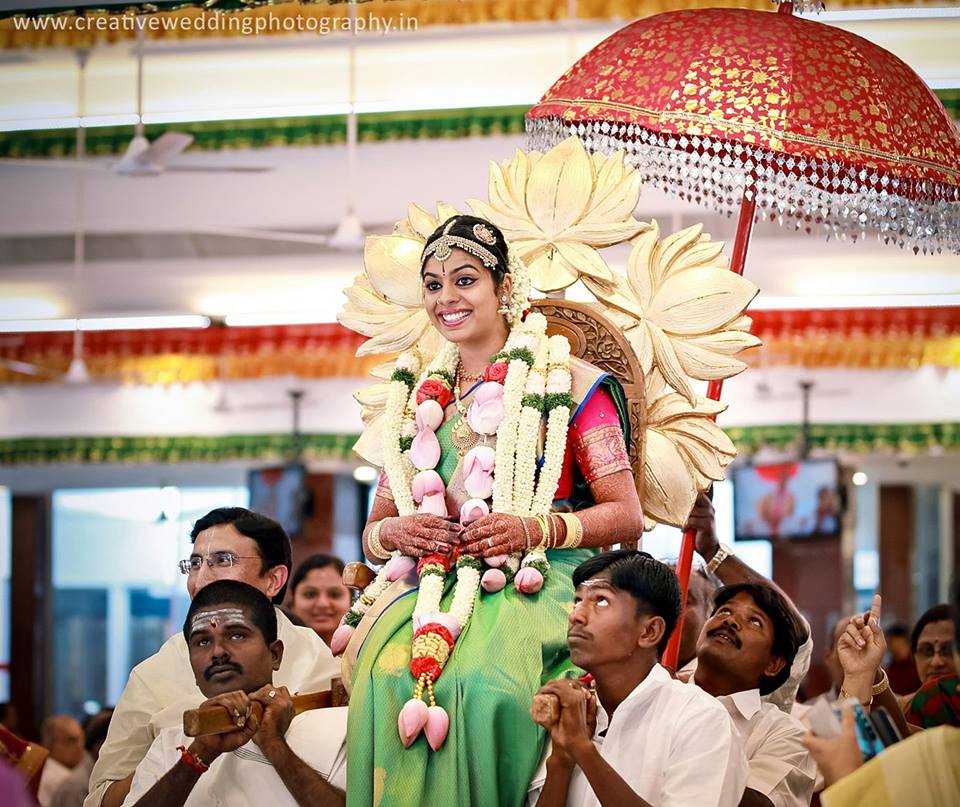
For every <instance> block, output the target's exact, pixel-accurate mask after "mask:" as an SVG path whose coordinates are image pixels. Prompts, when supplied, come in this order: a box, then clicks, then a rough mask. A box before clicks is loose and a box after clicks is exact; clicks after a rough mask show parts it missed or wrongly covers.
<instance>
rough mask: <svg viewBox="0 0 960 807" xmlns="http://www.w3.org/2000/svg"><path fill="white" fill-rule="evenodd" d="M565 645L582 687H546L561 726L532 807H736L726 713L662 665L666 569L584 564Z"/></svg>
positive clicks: (576, 576) (630, 554)
mask: <svg viewBox="0 0 960 807" xmlns="http://www.w3.org/2000/svg"><path fill="white" fill-rule="evenodd" d="M573 583H574V586H575V587H576V592H575V595H574V604H573V610H572V611H571V614H570V625H569V628H568V630H567V638H568V642H569V644H570V657H571V659H572V661H573V662H574V663H575V664H577V665H578V666H580V667H582V668H583V669H585V670H587V671H588V672H589V673H590V674H591V675H592V676H593V680H594V682H595V684H596V695H597V696H598V698H599V705H597V704H596V701H595V699H594V695H593V693H592V692H591V691H590V690H589V689H588V688H586V687H585V686H583V685H582V684H581V683H580V682H577V681H570V680H558V681H551V682H550V683H548V684H547V685H546V686H545V687H543V689H542V690H541V693H543V694H550V695H554V696H556V698H557V699H558V701H559V704H560V713H559V720H558V721H557V722H555V723H553V724H552V725H550V726H548V728H549V730H550V737H551V740H552V750H551V753H550V755H549V757H548V758H547V760H546V780H545V782H544V784H543V787H542V790H541V791H540V793H539V800H538V801H537V804H538V807H561V805H569V806H570V807H593V806H594V805H604V807H614V805H615V806H616V807H633V806H639V807H646V806H647V805H654V806H655V807H690V806H691V805H696V806H697V807H734V805H736V804H737V803H738V802H739V800H740V795H741V793H742V792H743V787H744V782H745V781H746V763H745V760H744V755H743V752H742V750H741V747H740V741H739V739H738V737H737V734H736V732H735V731H734V729H733V726H732V724H731V721H730V719H729V717H728V716H727V713H726V711H725V710H724V709H723V707H722V706H721V705H720V704H719V703H717V701H716V700H715V699H713V698H711V697H710V696H709V695H707V694H706V693H705V692H702V691H701V690H699V689H698V688H697V687H693V686H688V685H685V684H682V683H680V682H679V681H675V680H674V679H672V678H671V677H670V675H669V673H667V671H666V670H665V669H664V668H663V667H661V666H660V665H659V663H658V660H659V658H660V654H661V653H662V652H663V649H664V647H665V646H666V643H667V640H668V638H669V636H670V633H671V632H672V631H673V628H674V626H675V625H676V623H677V619H678V617H679V613H680V587H679V584H678V582H677V577H676V575H675V574H674V572H673V570H672V569H670V567H669V566H667V565H666V564H663V563H660V562H659V561H656V560H654V559H653V558H652V557H650V556H649V555H647V554H646V553H644V552H637V551H635V550H628V549H622V550H618V551H616V552H605V553H603V554H601V555H597V556H595V557H593V558H590V559H588V560H586V561H584V562H583V563H582V564H581V565H580V566H579V567H577V569H576V571H575V572H574V573H573Z"/></svg>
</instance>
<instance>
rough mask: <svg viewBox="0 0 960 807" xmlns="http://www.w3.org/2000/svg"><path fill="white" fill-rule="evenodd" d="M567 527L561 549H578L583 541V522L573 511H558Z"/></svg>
mask: <svg viewBox="0 0 960 807" xmlns="http://www.w3.org/2000/svg"><path fill="white" fill-rule="evenodd" d="M556 515H558V516H560V520H561V521H562V522H563V523H564V525H565V526H566V528H567V534H566V537H564V539H563V543H562V544H561V545H560V548H561V549H576V548H577V547H578V546H580V543H581V541H583V522H582V521H581V520H580V519H579V518H577V517H576V516H575V515H574V514H573V513H557V514H556Z"/></svg>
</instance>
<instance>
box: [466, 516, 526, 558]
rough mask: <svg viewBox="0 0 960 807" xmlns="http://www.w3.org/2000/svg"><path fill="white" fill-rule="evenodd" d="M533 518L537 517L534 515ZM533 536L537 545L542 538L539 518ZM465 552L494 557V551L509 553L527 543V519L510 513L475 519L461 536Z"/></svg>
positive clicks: (523, 547)
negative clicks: (524, 526) (524, 524)
mask: <svg viewBox="0 0 960 807" xmlns="http://www.w3.org/2000/svg"><path fill="white" fill-rule="evenodd" d="M530 521H533V519H530ZM527 530H530V531H531V532H530V538H531V540H533V541H534V545H535V544H536V542H537V540H538V539H539V538H540V532H539V527H538V526H537V525H536V522H534V523H533V525H532V526H531V525H530V524H528V525H527ZM461 541H462V546H461V547H460V552H461V554H464V555H473V556H475V557H478V556H479V557H484V558H490V557H493V556H494V555H509V554H510V553H511V552H519V551H520V550H522V549H525V548H526V547H527V533H526V532H524V529H523V519H522V518H520V516H515V515H512V514H510V513H490V514H488V515H485V516H482V517H481V518H478V519H477V520H476V521H474V522H473V523H471V524H470V525H469V526H468V527H467V528H466V529H465V530H464V531H463V534H462V536H461Z"/></svg>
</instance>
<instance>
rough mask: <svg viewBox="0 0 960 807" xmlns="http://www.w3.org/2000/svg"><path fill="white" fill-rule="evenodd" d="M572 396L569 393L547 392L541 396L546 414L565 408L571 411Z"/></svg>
mask: <svg viewBox="0 0 960 807" xmlns="http://www.w3.org/2000/svg"><path fill="white" fill-rule="evenodd" d="M573 405H574V402H573V396H572V395H571V394H570V393H569V392H548V393H547V394H546V395H544V396H543V406H544V409H546V411H547V412H549V411H550V410H552V409H557V408H558V407H561V406H565V407H567V408H568V409H573Z"/></svg>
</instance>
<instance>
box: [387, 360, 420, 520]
mask: <svg viewBox="0 0 960 807" xmlns="http://www.w3.org/2000/svg"><path fill="white" fill-rule="evenodd" d="M403 355H404V357H406V358H405V362H407V363H409V361H410V359H409V356H408V354H403ZM403 369H406V368H403ZM408 395H409V388H408V387H407V384H406V382H404V381H400V380H394V381H391V382H390V389H389V391H388V392H387V404H386V411H385V412H384V429H383V469H384V471H386V473H387V479H388V480H389V482H390V489H391V492H392V493H393V499H394V502H395V503H396V505H397V512H398V513H399V514H400V515H401V516H408V515H411V514H412V513H414V512H416V507H415V505H414V502H413V496H412V495H411V493H410V482H409V479H408V476H409V474H408V473H407V470H406V466H408V465H409V464H410V462H409V459H407V458H405V457H404V456H403V453H402V452H401V451H400V435H401V429H402V427H403V424H404V421H405V419H406V418H405V410H406V408H407V398H408Z"/></svg>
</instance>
